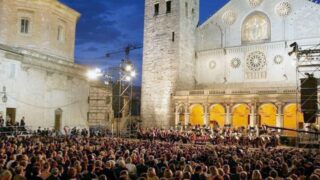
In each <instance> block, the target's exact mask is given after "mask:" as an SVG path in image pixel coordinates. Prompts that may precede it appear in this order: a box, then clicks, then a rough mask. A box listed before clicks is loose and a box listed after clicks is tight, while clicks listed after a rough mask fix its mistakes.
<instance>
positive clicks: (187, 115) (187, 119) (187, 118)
mask: <svg viewBox="0 0 320 180" xmlns="http://www.w3.org/2000/svg"><path fill="white" fill-rule="evenodd" d="M184 108H185V109H184V125H185V127H186V128H187V127H188V125H189V122H190V113H189V104H186V106H185V107H184Z"/></svg>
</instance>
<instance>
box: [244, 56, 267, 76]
mask: <svg viewBox="0 0 320 180" xmlns="http://www.w3.org/2000/svg"><path fill="white" fill-rule="evenodd" d="M265 66H266V57H265V55H264V54H263V53H262V52H260V51H256V52H252V53H251V54H249V56H248V57H247V68H248V69H249V70H251V71H260V70H262V69H263V68H264V67H265Z"/></svg>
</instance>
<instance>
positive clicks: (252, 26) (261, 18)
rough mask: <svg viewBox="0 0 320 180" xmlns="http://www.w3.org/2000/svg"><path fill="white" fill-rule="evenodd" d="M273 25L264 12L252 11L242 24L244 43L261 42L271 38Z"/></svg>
mask: <svg viewBox="0 0 320 180" xmlns="http://www.w3.org/2000/svg"><path fill="white" fill-rule="evenodd" d="M270 35H271V25H270V20H269V18H268V16H267V15H266V14H264V13H262V12H253V13H251V14H250V15H249V16H248V17H247V18H246V19H245V20H244V22H243V24H242V37H241V38H242V43H261V42H266V41H269V40H270Z"/></svg>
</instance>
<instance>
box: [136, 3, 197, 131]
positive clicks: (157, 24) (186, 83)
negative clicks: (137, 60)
mask: <svg viewBox="0 0 320 180" xmlns="http://www.w3.org/2000/svg"><path fill="white" fill-rule="evenodd" d="M166 2H167V1H165V0H160V1H159V0H152V1H145V23H144V26H145V27H144V50H143V76H142V105H141V112H142V113H141V115H142V121H143V124H144V126H148V127H150V126H158V127H168V126H170V125H173V124H174V119H173V117H174V111H173V102H172V95H173V93H174V92H175V90H176V89H177V88H179V87H192V86H193V82H194V70H193V68H192V67H193V65H194V57H193V54H194V45H195V43H194V42H195V38H194V30H195V27H196V25H197V22H198V16H199V15H198V5H199V1H198V0H187V1H182V0H179V1H176V0H175V1H171V3H172V5H171V12H170V13H167V12H166ZM156 3H159V7H160V9H159V10H160V11H159V14H157V15H155V14H154V5H155V4H156ZM186 3H187V4H188V5H187V6H186ZM186 7H187V9H186ZM186 13H187V14H186Z"/></svg>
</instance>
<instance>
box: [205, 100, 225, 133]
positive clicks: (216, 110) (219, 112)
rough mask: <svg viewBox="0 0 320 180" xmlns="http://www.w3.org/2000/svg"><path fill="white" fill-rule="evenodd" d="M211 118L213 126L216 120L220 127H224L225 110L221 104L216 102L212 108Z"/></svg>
mask: <svg viewBox="0 0 320 180" xmlns="http://www.w3.org/2000/svg"><path fill="white" fill-rule="evenodd" d="M209 120H210V125H211V126H213V125H214V124H215V122H216V123H218V125H219V127H220V128H223V127H224V120H225V110H224V107H223V106H222V105H221V104H215V105H213V106H212V107H211V108H210V117H209Z"/></svg>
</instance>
